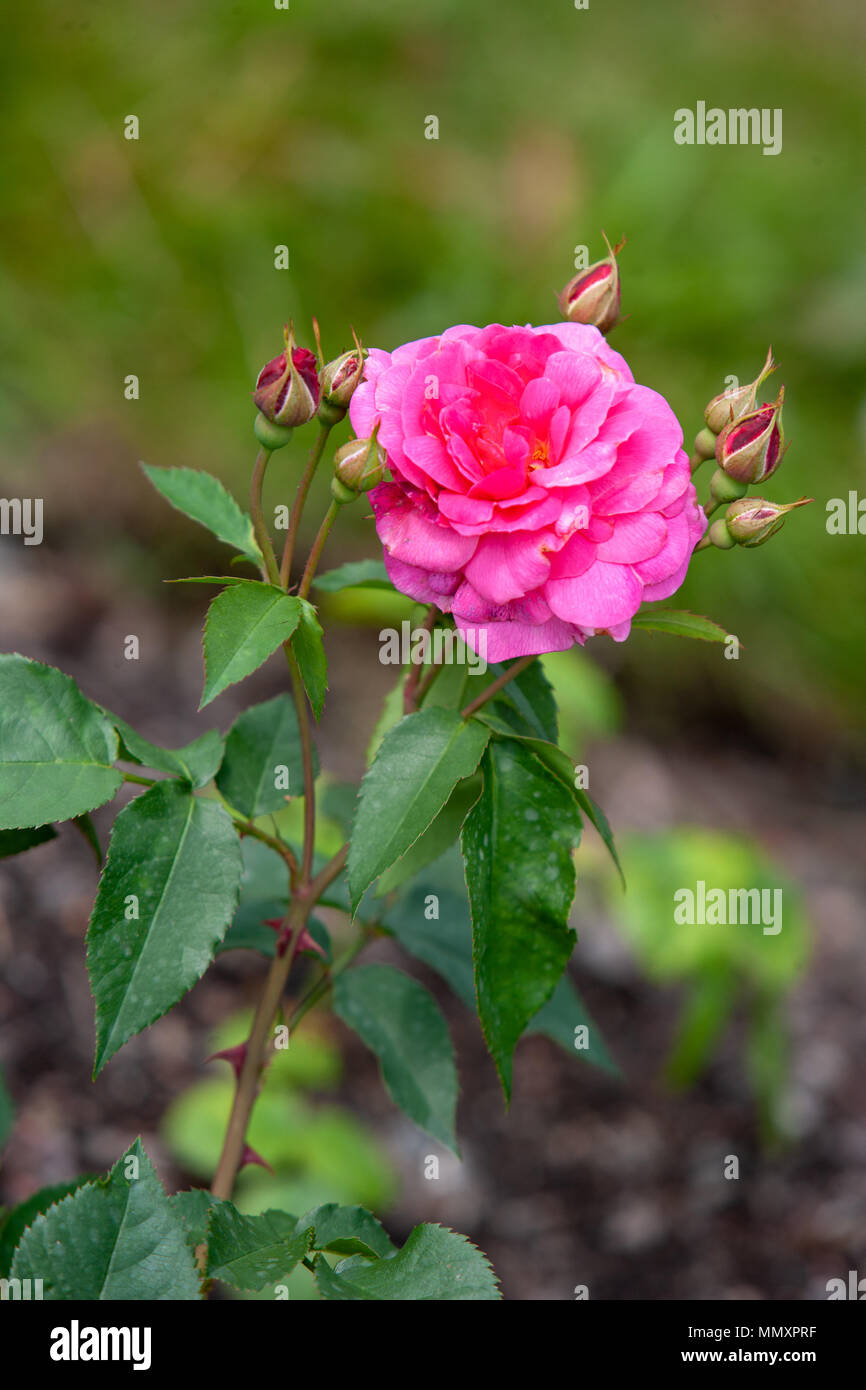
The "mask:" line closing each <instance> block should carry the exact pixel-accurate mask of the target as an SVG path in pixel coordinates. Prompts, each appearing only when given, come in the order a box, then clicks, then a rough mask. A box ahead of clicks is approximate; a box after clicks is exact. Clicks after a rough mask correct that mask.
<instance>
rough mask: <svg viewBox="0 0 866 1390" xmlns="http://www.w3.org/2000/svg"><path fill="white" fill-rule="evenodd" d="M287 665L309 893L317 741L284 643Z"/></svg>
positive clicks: (303, 874)
mask: <svg viewBox="0 0 866 1390" xmlns="http://www.w3.org/2000/svg"><path fill="white" fill-rule="evenodd" d="M283 651H284V652H285V653H286V661H287V662H288V663H289V676H290V677H291V681H292V694H293V696H294V700H295V708H296V710H297V712H298V732H299V734H300V738H301V767H302V769H303V773H304V849H303V856H302V859H301V888H302V889H307V888H308V887H309V883H310V870H311V869H312V867H313V845H314V841H315V838H316V788H315V775H314V772H313V740H312V735H311V733H310V714H309V710H308V708H307V694H306V691H305V690H304V682H303V680H302V679H301V672H300V668H299V666H298V658H297V657H296V656H295V653H294V652H293V651H292V647H291V643H289V642H284V643H283Z"/></svg>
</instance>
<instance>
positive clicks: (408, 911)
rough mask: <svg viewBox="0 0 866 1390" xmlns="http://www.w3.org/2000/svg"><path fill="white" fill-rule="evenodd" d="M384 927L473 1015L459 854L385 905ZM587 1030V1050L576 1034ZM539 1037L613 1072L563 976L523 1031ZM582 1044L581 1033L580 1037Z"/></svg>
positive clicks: (468, 924)
mask: <svg viewBox="0 0 866 1390" xmlns="http://www.w3.org/2000/svg"><path fill="white" fill-rule="evenodd" d="M384 924H385V926H386V927H387V929H388V930H389V931H390V932H393V934H394V936H395V937H396V938H397V940H398V941H399V943H400V945H401V946H402V947H403V949H404V950H405V951H408V953H409V955H411V956H415V957H416V959H418V960H421V961H423V962H424V964H425V965H429V967H430V969H431V970H435V971H436V973H437V975H440V976H441V977H442V979H443V980H445V982H446V983H447V984H448V985H449V986H450V987H451V989H453V991H454V993H455V994H456V995H457V997H458V998H459V999H461V1000H462V1001H463V1003H464V1004H465V1005H466V1006H467V1008H469V1009H471V1010H472V1011H473V1012H474V1011H475V976H474V970H473V962H472V923H471V920H470V914H469V902H468V899H467V896H466V888H465V885H464V882H463V874H462V871H461V868H460V861H459V856H458V855H457V853H456V851H451V852H450V853H448V854H446V855H445V856H444V857H443V858H442V859H440V860H438V861H437V863H436V864H434V865H431V866H430V868H429V869H428V870H427V872H426V873H424V874H422V875H420V876H419V877H418V878H416V879H415V880H414V882H413V883H411V884H410V885H408V887H407V888H406V889H405V890H404V891H403V893H402V894H400V895H399V896H398V897H397V899H396V901H395V902H393V903H391V904H389V906H388V909H387V911H386V914H385V921H384ZM582 1027H585V1028H586V1029H587V1037H586V1046H582V1045H578V1040H577V1036H576V1032H575V1030H576V1029H578V1028H582ZM530 1033H541V1034H543V1035H544V1036H545V1037H548V1038H551V1039H552V1040H553V1041H554V1042H557V1043H559V1044H560V1046H562V1047H563V1048H565V1050H566V1051H567V1052H568V1053H569V1055H570V1056H572V1057H575V1058H577V1059H578V1060H583V1061H587V1062H592V1063H594V1064H595V1065H596V1066H599V1067H602V1068H603V1069H604V1070H605V1071H610V1072H611V1073H618V1070H619V1069H618V1067H617V1066H616V1063H615V1062H614V1061H613V1060H612V1058H611V1056H610V1053H609V1052H608V1049H607V1047H606V1046H605V1043H604V1040H603V1038H602V1037H601V1033H600V1031H599V1029H598V1027H597V1025H596V1024H595V1022H594V1021H593V1020H592V1019H591V1018H590V1016H589V1014H588V1013H587V1012H586V1009H585V1008H584V1005H583V1003H582V1001H581V1000H580V998H579V997H578V994H577V990H576V989H575V987H574V985H573V984H572V982H571V980H570V979H569V977H568V975H567V974H565V975H563V977H562V978H561V979H560V981H559V984H558V985H557V986H556V989H555V990H554V992H553V994H552V996H551V998H550V999H549V1000H548V1002H547V1003H546V1004H544V1005H542V1007H541V1009H540V1010H539V1012H538V1013H537V1014H536V1016H535V1018H533V1019H532V1020H531V1021H530V1022H529V1023H528V1024H527V1026H526V1028H525V1029H524V1036H526V1035H528V1034H530ZM579 1041H580V1043H581V1044H582V1042H583V1035H582V1034H581V1036H580V1040H579Z"/></svg>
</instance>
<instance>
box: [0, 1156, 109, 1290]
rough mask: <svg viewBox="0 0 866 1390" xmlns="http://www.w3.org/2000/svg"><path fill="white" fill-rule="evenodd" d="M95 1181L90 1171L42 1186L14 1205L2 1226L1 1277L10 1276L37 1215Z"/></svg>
mask: <svg viewBox="0 0 866 1390" xmlns="http://www.w3.org/2000/svg"><path fill="white" fill-rule="evenodd" d="M95 1181H96V1179H95V1178H94V1177H92V1176H91V1175H90V1174H89V1173H88V1174H86V1175H85V1176H83V1177H80V1178H75V1179H73V1181H72V1182H59V1183H54V1184H53V1185H52V1186H51V1187H43V1188H40V1190H39V1191H38V1192H34V1193H33V1196H32V1197H28V1198H27V1200H26V1201H25V1202H21V1203H20V1205H19V1206H17V1207H13V1209H12V1211H10V1212H9V1214H8V1216H7V1217H6V1220H5V1221H4V1222H3V1225H2V1227H0V1279H7V1278H8V1277H9V1270H10V1267H11V1265H12V1256H13V1255H14V1253H15V1250H16V1248H17V1246H18V1243H19V1241H20V1240H21V1237H22V1236H23V1234H24V1232H25V1231H26V1230H27V1228H28V1227H29V1226H32V1225H33V1222H34V1221H35V1220H36V1218H37V1216H41V1215H42V1213H43V1212H46V1211H48V1210H49V1208H50V1207H53V1206H54V1205H55V1204H56V1203H57V1202H60V1201H62V1200H63V1198H64V1197H68V1196H69V1194H70V1193H71V1192H76V1191H77V1190H78V1188H79V1187H83V1186H84V1184H85V1183H91V1182H95Z"/></svg>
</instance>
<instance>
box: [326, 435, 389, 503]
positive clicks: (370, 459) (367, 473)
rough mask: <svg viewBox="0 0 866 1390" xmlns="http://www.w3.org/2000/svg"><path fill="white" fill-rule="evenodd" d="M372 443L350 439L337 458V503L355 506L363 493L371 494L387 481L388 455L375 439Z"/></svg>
mask: <svg viewBox="0 0 866 1390" xmlns="http://www.w3.org/2000/svg"><path fill="white" fill-rule="evenodd" d="M377 433H378V426H377V427H376V429H375V430H374V431H373V434H372V437H371V438H370V439H350V440H349V442H348V444H343V445H342V447H341V448H339V449H338V450H337V452H336V454H335V455H334V478H333V481H332V483H331V494H332V496H333V497H334V499H335V501H337V502H341V503H344V502H353V501H354V500H355V498H356V497H357V496H358V495H359V493H362V492H369V491H370V488H373V487H376V486H377V485H378V484H379V483H381V482H382V481H383V479H384V477H385V468H386V464H387V455H386V453H385V450H384V449H383V448H382V445H381V444H380V443H379V441H378V439H377V438H376V435H377Z"/></svg>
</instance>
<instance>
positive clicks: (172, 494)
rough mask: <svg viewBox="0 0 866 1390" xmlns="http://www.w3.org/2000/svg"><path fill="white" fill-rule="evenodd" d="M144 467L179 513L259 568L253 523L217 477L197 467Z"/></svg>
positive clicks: (147, 465)
mask: <svg viewBox="0 0 866 1390" xmlns="http://www.w3.org/2000/svg"><path fill="white" fill-rule="evenodd" d="M141 466H142V468H143V469H144V471H145V473H146V474H147V477H148V478H149V479H150V481H151V483H152V484H153V486H154V487H155V488H156V490H157V492H161V493H162V495H163V497H165V498H167V499H168V501H169V502H170V503H171V505H172V506H173V507H176V508H177V510H178V511H179V512H183V513H184V515H185V516H189V517H191V518H192V520H193V521H198V522H199V523H200V524H201V525H202V526H206V527H207V529H208V530H209V531H213V533H214V535H215V536H217V537H218V538H219V539H220V540H221V541H225V543H226V545H232V546H234V548H235V550H239V551H240V552H241V554H243V555H245V556H246V558H247V559H248V560H249V561H250V563H251V564H253V565H256V566H257V567H258V566H259V565H260V564H261V563H262V552H261V551H260V550H259V547H258V545H257V544H256V539H255V536H254V534H253V523H252V521H251V520H250V518H249V516H247V514H246V512H242V511H241V509H240V507H239V506H238V504H237V502H236V501H235V500H234V498H233V497H232V495H231V493H229V492H227V491H226V489H225V488H224V487H223V485H222V483H221V482H220V481H219V479H218V478H214V477H212V476H211V474H210V473H202V472H200V471H199V470H198V469H196V468H152V467H151V466H150V465H149V464H146V463H143V464H142V465H141Z"/></svg>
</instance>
